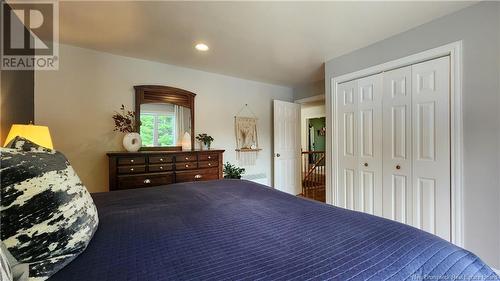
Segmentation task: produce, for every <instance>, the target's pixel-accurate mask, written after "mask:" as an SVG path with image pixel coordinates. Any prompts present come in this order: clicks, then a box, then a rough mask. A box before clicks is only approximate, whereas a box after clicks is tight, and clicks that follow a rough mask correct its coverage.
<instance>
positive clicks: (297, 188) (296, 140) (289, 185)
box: [274, 100, 302, 195]
mask: <svg viewBox="0 0 500 281" xmlns="http://www.w3.org/2000/svg"><path fill="white" fill-rule="evenodd" d="M274 188H276V189H278V190H281V191H284V192H287V193H290V194H293V195H297V194H299V193H301V191H302V188H301V185H300V105H299V104H296V103H291V102H284V101H279V100H275V101H274Z"/></svg>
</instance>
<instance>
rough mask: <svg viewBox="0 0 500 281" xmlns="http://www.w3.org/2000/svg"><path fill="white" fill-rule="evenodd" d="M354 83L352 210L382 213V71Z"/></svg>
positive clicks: (375, 213)
mask: <svg viewBox="0 0 500 281" xmlns="http://www.w3.org/2000/svg"><path fill="white" fill-rule="evenodd" d="M357 83H358V97H359V99H358V108H357V115H358V118H359V119H358V120H359V121H358V122H357V123H358V124H359V125H358V129H357V131H358V137H357V139H358V175H359V183H358V186H357V188H356V189H355V192H354V193H355V199H354V209H355V210H357V211H361V212H365V213H369V214H374V215H378V216H382V74H376V75H372V76H369V77H365V78H362V79H359V80H358V82H357Z"/></svg>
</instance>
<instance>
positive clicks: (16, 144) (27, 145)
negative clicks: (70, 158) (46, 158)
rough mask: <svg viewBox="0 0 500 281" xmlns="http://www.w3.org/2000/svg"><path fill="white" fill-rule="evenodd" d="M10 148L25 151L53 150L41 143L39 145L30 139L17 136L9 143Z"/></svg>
mask: <svg viewBox="0 0 500 281" xmlns="http://www.w3.org/2000/svg"><path fill="white" fill-rule="evenodd" d="M6 147H8V148H15V149H20V150H24V151H45V152H51V151H52V150H51V149H49V148H46V147H43V146H41V145H38V144H36V143H34V142H32V141H30V140H28V139H25V138H23V137H20V136H17V137H15V138H13V139H12V140H11V141H10V142H9V143H8V144H7V145H6Z"/></svg>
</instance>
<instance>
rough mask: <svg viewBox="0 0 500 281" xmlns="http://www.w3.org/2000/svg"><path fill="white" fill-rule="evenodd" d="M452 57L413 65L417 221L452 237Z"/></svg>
mask: <svg viewBox="0 0 500 281" xmlns="http://www.w3.org/2000/svg"><path fill="white" fill-rule="evenodd" d="M449 101H450V61H449V57H443V58H438V59H434V60H431V61H427V62H423V63H419V64H415V65H413V66H412V119H413V142H414V143H413V177H412V184H413V186H414V187H415V188H414V190H413V205H414V208H413V210H414V212H413V221H414V223H413V225H414V226H416V227H418V228H421V229H424V230H426V231H429V232H431V233H433V234H436V235H438V236H440V237H442V238H443V239H446V240H450V239H451V201H450V198H451V197H450V196H451V183H450V112H449V108H450V102H449Z"/></svg>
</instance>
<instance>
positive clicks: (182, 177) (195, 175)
mask: <svg viewBox="0 0 500 281" xmlns="http://www.w3.org/2000/svg"><path fill="white" fill-rule="evenodd" d="M216 179H219V169H217V168H213V169H203V170H193V171H182V172H177V173H176V174H175V181H176V182H190V181H206V180H216Z"/></svg>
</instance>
